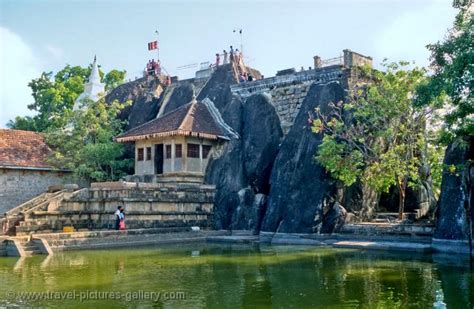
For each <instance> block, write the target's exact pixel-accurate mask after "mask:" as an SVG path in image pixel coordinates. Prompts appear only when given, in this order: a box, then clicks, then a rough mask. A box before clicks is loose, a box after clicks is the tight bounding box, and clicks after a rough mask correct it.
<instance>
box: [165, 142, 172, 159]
mask: <svg viewBox="0 0 474 309" xmlns="http://www.w3.org/2000/svg"><path fill="white" fill-rule="evenodd" d="M166 159H171V145H166Z"/></svg>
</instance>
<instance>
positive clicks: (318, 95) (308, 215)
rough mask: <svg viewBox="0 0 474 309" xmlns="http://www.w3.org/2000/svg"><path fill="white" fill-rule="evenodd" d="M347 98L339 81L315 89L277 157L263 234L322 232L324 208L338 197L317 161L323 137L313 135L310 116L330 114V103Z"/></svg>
mask: <svg viewBox="0 0 474 309" xmlns="http://www.w3.org/2000/svg"><path fill="white" fill-rule="evenodd" d="M343 99H344V89H343V87H342V86H341V85H340V84H339V83H338V82H332V83H328V84H324V85H313V86H311V88H310V90H309V92H308V94H307V96H306V98H305V100H304V102H303V104H302V106H301V109H300V111H299V113H298V116H297V117H296V119H295V123H294V125H293V127H292V128H291V129H290V131H289V132H288V135H287V136H286V138H285V139H284V141H283V143H282V145H281V148H280V151H279V153H278V155H277V157H276V160H275V163H274V166H273V170H272V174H271V177H270V185H271V189H270V195H269V201H268V206H267V212H266V214H265V218H264V221H263V225H262V231H269V232H290V233H291V232H293V233H312V232H315V231H319V230H320V229H321V225H322V222H321V220H317V218H322V217H323V206H324V204H325V202H326V200H327V198H328V197H332V196H334V195H335V192H334V191H335V186H334V184H333V181H332V180H331V179H330V176H329V175H328V174H327V173H326V172H325V170H324V169H323V168H322V167H321V166H319V165H318V164H317V163H316V161H315V158H314V156H315V154H316V151H317V149H318V146H319V145H320V143H321V140H322V137H321V135H316V134H314V133H313V132H311V126H310V125H309V124H308V113H312V112H313V111H314V109H315V108H316V107H320V109H321V112H322V113H325V112H328V109H329V106H328V104H329V103H330V102H338V101H341V100H343Z"/></svg>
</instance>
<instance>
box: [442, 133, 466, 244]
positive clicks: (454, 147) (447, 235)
mask: <svg viewBox="0 0 474 309" xmlns="http://www.w3.org/2000/svg"><path fill="white" fill-rule="evenodd" d="M472 159H474V138H471V139H470V140H469V141H463V140H457V141H455V142H454V143H452V144H451V145H449V146H448V148H447V149H446V154H445V158H444V165H445V166H447V168H446V169H445V170H444V172H443V178H442V182H441V194H440V197H439V202H438V207H437V209H436V228H435V233H434V238H437V239H448V240H467V239H468V238H469V225H470V224H469V221H471V222H472V219H473V218H472V217H471V218H469V217H468V214H469V213H471V216H472V215H474V212H473V211H471V210H470V209H469V205H474V201H473V200H472V199H473V194H472V192H473V189H474V182H472V181H471V182H470V181H469V179H474V168H473V167H472V166H471V167H470V168H469V165H468V164H466V163H468V160H472ZM451 166H453V167H455V168H456V169H455V170H451V169H450V167H451ZM469 174H471V175H469ZM469 198H470V199H471V200H470V201H469Z"/></svg>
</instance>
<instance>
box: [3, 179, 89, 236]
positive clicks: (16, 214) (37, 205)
mask: <svg viewBox="0 0 474 309" xmlns="http://www.w3.org/2000/svg"><path fill="white" fill-rule="evenodd" d="M83 190H84V189H81V190H76V191H74V189H69V188H68V189H63V190H59V191H56V192H46V193H42V194H40V195H38V196H37V197H35V198H33V199H31V200H29V201H27V202H25V203H23V204H21V205H19V206H17V207H15V208H13V209H10V210H9V211H7V212H6V213H5V215H4V217H3V218H2V220H0V225H1V232H2V234H5V235H17V234H21V230H22V228H23V229H24V227H26V226H29V225H35V226H38V228H37V230H39V229H40V226H42V228H41V229H42V230H44V229H48V227H47V225H48V224H49V222H48V221H45V220H44V221H41V220H35V222H34V223H32V222H27V221H28V219H29V218H30V217H31V216H32V215H34V214H35V213H37V212H46V211H54V210H55V209H57V208H58V207H59V204H60V203H61V201H62V200H64V199H65V198H70V197H72V196H74V195H77V194H80V193H81V192H82V191H83ZM45 226H46V228H45ZM32 230H34V227H33V229H32ZM18 232H20V233H18Z"/></svg>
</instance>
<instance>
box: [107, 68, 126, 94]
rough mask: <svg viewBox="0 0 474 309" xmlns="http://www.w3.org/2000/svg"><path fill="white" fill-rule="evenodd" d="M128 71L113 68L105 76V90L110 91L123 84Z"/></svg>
mask: <svg viewBox="0 0 474 309" xmlns="http://www.w3.org/2000/svg"><path fill="white" fill-rule="evenodd" d="M125 74H127V72H126V71H119V70H115V69H114V70H112V71H110V72H109V73H107V74H105V76H104V83H105V91H110V90H112V89H114V88H116V87H117V86H120V85H121V84H123V81H124V80H125Z"/></svg>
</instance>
